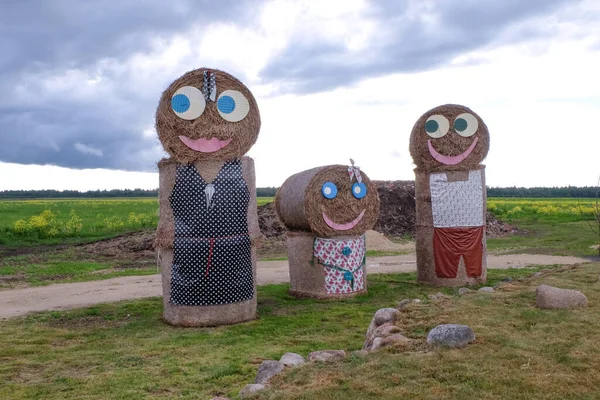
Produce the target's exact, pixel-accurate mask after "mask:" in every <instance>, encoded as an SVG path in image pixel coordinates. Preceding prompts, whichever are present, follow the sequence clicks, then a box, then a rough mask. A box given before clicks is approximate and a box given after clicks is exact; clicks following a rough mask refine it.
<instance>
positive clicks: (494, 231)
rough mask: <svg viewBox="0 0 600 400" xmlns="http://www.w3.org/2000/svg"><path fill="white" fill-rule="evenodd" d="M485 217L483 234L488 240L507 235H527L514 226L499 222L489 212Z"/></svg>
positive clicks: (523, 230) (524, 231)
mask: <svg viewBox="0 0 600 400" xmlns="http://www.w3.org/2000/svg"><path fill="white" fill-rule="evenodd" d="M486 215H487V216H486V219H487V226H486V227H485V232H486V235H487V237H488V238H497V237H502V236H508V235H524V234H526V233H527V231H526V230H525V229H520V228H517V227H516V226H513V225H509V224H507V223H506V222H503V221H500V220H499V219H498V218H496V216H495V215H494V214H492V213H491V212H489V211H488V212H487V214H486Z"/></svg>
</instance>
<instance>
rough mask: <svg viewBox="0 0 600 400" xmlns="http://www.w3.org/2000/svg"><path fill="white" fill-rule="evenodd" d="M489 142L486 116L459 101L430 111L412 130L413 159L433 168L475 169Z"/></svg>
mask: <svg viewBox="0 0 600 400" xmlns="http://www.w3.org/2000/svg"><path fill="white" fill-rule="evenodd" d="M436 127H437V130H436V129H434V128H436ZM489 146H490V135H489V132H488V128H487V126H486V125H485V123H484V122H483V120H482V119H481V118H480V117H479V115H477V114H476V113H475V112H474V111H472V110H471V109H470V108H467V107H465V106H461V105H457V104H445V105H442V106H438V107H435V108H433V109H431V110H429V111H427V112H426V113H425V114H423V115H422V116H421V117H420V118H419V119H418V120H417V122H416V123H415V125H414V126H413V129H412V132H411V134H410V154H411V156H412V158H413V162H414V163H415V165H416V166H417V168H418V169H420V170H423V171H429V172H434V171H467V170H471V169H475V168H477V166H478V165H479V163H481V162H482V161H483V159H484V158H485V157H486V155H487V153H488V149H489Z"/></svg>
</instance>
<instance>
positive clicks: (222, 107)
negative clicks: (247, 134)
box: [217, 90, 250, 122]
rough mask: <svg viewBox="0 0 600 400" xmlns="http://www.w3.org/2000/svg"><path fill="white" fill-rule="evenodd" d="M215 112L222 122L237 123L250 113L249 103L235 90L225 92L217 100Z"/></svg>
mask: <svg viewBox="0 0 600 400" xmlns="http://www.w3.org/2000/svg"><path fill="white" fill-rule="evenodd" d="M217 110H218V111H219V115H220V116H221V117H222V118H223V119H224V120H226V121H229V122H238V121H241V120H243V119H244V118H246V115H248V112H250V103H248V100H247V99H246V98H245V97H244V95H243V94H241V93H240V92H238V91H237V90H226V91H224V92H223V93H221V95H220V96H219V99H218V100H217Z"/></svg>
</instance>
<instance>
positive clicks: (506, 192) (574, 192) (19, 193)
mask: <svg viewBox="0 0 600 400" xmlns="http://www.w3.org/2000/svg"><path fill="white" fill-rule="evenodd" d="M277 189H278V188H276V187H263V188H257V189H256V195H257V196H258V197H273V196H275V193H277ZM597 193H598V188H597V187H595V186H585V187H575V186H566V187H533V188H524V187H506V188H496V187H488V188H487V195H488V197H580V198H586V197H587V198H595V197H596V196H597ZM93 197H158V189H152V190H146V189H113V190H89V191H87V192H80V191H78V190H3V191H0V199H60V198H93Z"/></svg>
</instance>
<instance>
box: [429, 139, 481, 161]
mask: <svg viewBox="0 0 600 400" xmlns="http://www.w3.org/2000/svg"><path fill="white" fill-rule="evenodd" d="M478 141H479V138H475V140H473V143H471V145H470V146H469V148H468V149H467V150H465V152H464V153H462V154H459V155H457V156H445V155H443V154H440V153H438V152H437V151H436V150H435V149H434V148H433V146H432V145H431V140H427V146H429V153H430V154H431V156H432V157H433V158H435V159H436V160H438V161H439V162H441V163H442V164H446V165H456V164H458V163H459V162H461V161H462V160H464V159H465V158H467V157H469V154H471V152H472V151H473V149H474V148H475V146H476V145H477V142H478Z"/></svg>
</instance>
